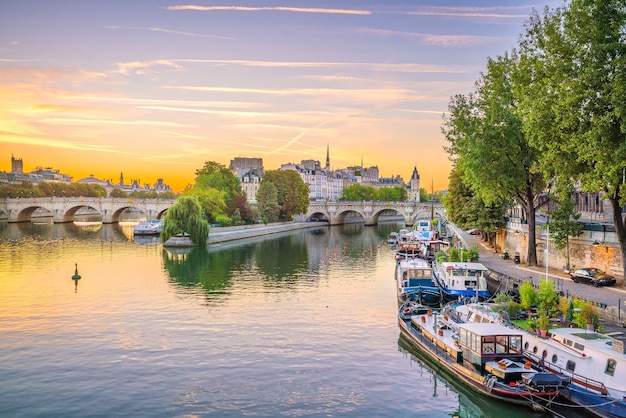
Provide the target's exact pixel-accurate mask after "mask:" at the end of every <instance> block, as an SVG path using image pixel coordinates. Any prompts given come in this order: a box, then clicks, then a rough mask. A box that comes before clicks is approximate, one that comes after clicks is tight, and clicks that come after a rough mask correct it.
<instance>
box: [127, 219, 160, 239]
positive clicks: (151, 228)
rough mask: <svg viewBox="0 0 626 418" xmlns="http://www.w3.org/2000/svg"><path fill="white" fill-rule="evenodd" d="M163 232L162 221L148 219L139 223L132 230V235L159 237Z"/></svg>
mask: <svg viewBox="0 0 626 418" xmlns="http://www.w3.org/2000/svg"><path fill="white" fill-rule="evenodd" d="M162 230H163V221H161V220H160V219H150V220H148V221H141V222H139V223H138V224H137V225H135V228H134V229H133V234H134V235H159V234H160V233H161V231H162Z"/></svg>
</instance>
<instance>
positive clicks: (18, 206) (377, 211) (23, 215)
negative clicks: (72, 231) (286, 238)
mask: <svg viewBox="0 0 626 418" xmlns="http://www.w3.org/2000/svg"><path fill="white" fill-rule="evenodd" d="M175 201H176V200H174V199H132V198H116V197H34V198H19V199H10V198H7V199H0V219H7V220H8V221H9V222H11V223H13V222H29V221H31V216H32V215H33V213H34V212H35V211H37V210H38V209H41V210H42V211H43V213H46V214H47V213H50V215H51V216H52V219H53V222H54V223H64V222H73V221H74V216H75V215H76V213H77V212H78V211H79V210H81V209H90V210H91V211H92V212H93V211H95V212H97V213H98V214H100V216H102V223H105V224H108V223H117V222H119V219H120V215H121V214H122V212H124V211H125V210H128V209H130V210H137V211H140V212H142V213H144V214H145V215H146V217H147V219H160V218H161V217H162V216H163V213H164V212H165V211H166V210H167V209H169V207H170V206H172V205H173V204H174V202H175ZM444 210H445V209H444V208H443V206H442V205H441V204H440V203H436V204H434V205H433V206H431V204H430V203H425V202H421V203H420V202H377V201H360V202H347V201H345V202H344V201H338V202H311V203H310V204H309V210H308V212H307V213H306V215H303V216H302V217H303V218H307V219H310V218H317V219H319V220H320V221H326V222H328V223H329V224H330V225H340V224H343V223H345V222H346V219H348V218H363V220H364V222H365V225H376V224H377V223H378V218H379V217H380V216H400V215H401V216H403V217H404V220H405V222H406V224H407V225H413V224H414V223H415V221H416V220H417V219H420V218H430V217H431V214H433V215H435V216H437V215H441V214H443V212H444Z"/></svg>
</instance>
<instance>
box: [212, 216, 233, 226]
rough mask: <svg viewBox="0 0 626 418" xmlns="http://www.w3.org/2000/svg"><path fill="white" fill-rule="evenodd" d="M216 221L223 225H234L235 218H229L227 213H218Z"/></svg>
mask: <svg viewBox="0 0 626 418" xmlns="http://www.w3.org/2000/svg"><path fill="white" fill-rule="evenodd" d="M215 222H217V223H218V224H219V225H221V226H231V225H234V222H233V219H232V218H229V217H228V216H226V215H217V217H216V218H215Z"/></svg>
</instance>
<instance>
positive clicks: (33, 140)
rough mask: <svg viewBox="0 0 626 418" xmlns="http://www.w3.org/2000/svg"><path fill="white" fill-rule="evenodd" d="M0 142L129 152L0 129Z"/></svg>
mask: <svg viewBox="0 0 626 418" xmlns="http://www.w3.org/2000/svg"><path fill="white" fill-rule="evenodd" d="M0 143H9V144H10V143H13V144H19V145H34V146H37V147H47V148H58V149H67V150H77V151H96V152H107V153H113V154H129V153H128V152H125V151H122V150H120V149H114V148H108V147H106V146H100V145H90V144H86V143H84V142H71V141H66V140H60V139H53V138H49V137H46V138H38V137H32V136H25V135H19V134H15V133H14V132H6V131H0Z"/></svg>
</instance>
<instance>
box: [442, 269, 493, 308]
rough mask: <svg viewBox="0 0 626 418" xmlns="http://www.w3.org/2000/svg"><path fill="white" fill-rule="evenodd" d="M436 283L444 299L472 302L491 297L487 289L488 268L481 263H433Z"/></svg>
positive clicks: (447, 300)
mask: <svg viewBox="0 0 626 418" xmlns="http://www.w3.org/2000/svg"><path fill="white" fill-rule="evenodd" d="M433 271H434V274H435V278H436V279H437V285H439V287H440V288H441V292H442V295H443V298H444V301H446V302H450V301H455V300H471V301H474V302H478V301H483V300H487V299H489V298H491V293H490V292H489V290H488V289H487V276H488V275H489V269H488V268H487V267H485V266H484V265H483V264H482V263H477V262H470V263H462V262H448V261H446V262H443V263H436V264H434V269H433Z"/></svg>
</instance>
